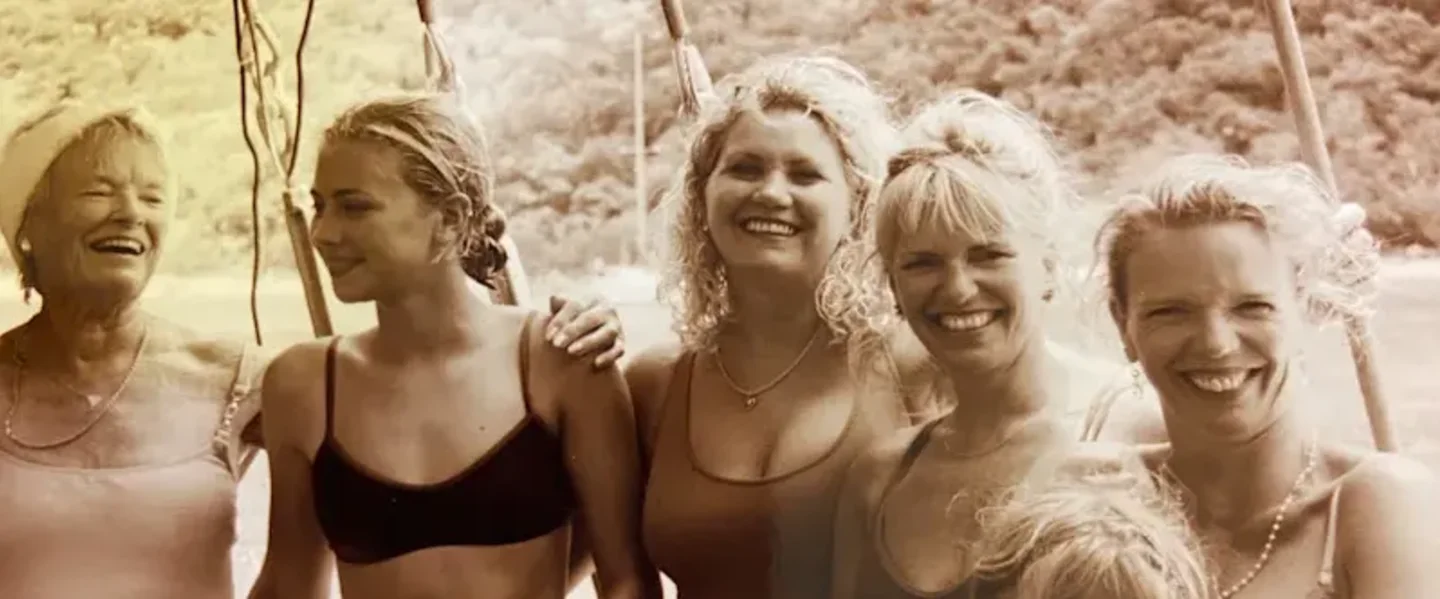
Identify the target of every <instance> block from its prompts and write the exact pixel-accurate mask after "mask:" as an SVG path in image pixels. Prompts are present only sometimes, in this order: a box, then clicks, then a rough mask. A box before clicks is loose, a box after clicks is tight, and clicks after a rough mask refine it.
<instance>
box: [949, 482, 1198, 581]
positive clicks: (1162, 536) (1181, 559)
mask: <svg viewBox="0 0 1440 599" xmlns="http://www.w3.org/2000/svg"><path fill="white" fill-rule="evenodd" d="M979 519H980V522H981V526H982V529H983V530H984V533H983V534H982V535H981V537H980V540H979V542H978V544H977V547H976V550H975V553H976V555H977V556H978V559H977V561H976V564H975V577H976V578H978V579H980V580H982V581H984V583H985V584H986V585H988V586H989V587H990V588H991V589H993V590H994V595H995V596H996V597H998V598H1000V599H1209V594H1208V593H1209V590H1208V584H1209V581H1208V578H1207V577H1206V574H1205V567H1204V563H1203V561H1202V557H1201V556H1202V553H1201V551H1200V546H1199V542H1198V541H1197V539H1196V538H1195V536H1194V535H1193V534H1191V532H1190V529H1189V528H1187V526H1186V523H1185V518H1184V514H1183V513H1182V512H1181V511H1180V509H1179V507H1178V506H1176V505H1175V504H1174V502H1173V501H1171V500H1170V498H1169V496H1168V495H1167V494H1165V493H1162V492H1160V490H1159V489H1158V488H1157V487H1156V486H1155V485H1153V484H1150V481H1149V480H1146V479H1137V478H1135V477H1133V476H1104V477H1085V478H1081V479H1067V480H1064V481H1059V482H1057V483H1055V484H1051V485H1045V486H1042V487H1040V488H1036V489H1031V490H1028V491H1026V492H1022V493H1018V494H1016V495H1015V496H1014V497H1012V498H1010V499H1009V500H1008V501H1006V502H1005V503H1002V504H999V505H997V506H995V507H992V508H987V509H985V510H982V512H981V513H980V518H979Z"/></svg>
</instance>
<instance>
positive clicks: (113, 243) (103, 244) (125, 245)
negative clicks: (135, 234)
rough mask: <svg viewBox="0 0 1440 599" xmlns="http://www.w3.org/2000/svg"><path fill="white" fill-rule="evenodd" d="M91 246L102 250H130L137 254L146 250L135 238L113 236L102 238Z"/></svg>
mask: <svg viewBox="0 0 1440 599" xmlns="http://www.w3.org/2000/svg"><path fill="white" fill-rule="evenodd" d="M90 247H92V248H94V249H97V250H100V251H120V252H129V253H132V254H136V255H138V254H140V253H142V252H144V251H145V248H144V247H143V246H141V245H140V242H138V241H135V240H134V239H127V238H123V237H111V238H108V239H101V240H100V241H97V242H95V243H93V244H91V246H90Z"/></svg>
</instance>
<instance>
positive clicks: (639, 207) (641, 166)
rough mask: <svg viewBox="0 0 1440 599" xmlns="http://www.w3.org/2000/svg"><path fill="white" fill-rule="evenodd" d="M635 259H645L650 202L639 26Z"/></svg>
mask: <svg viewBox="0 0 1440 599" xmlns="http://www.w3.org/2000/svg"><path fill="white" fill-rule="evenodd" d="M634 46H635V51H634V60H633V61H632V69H633V70H634V83H635V93H634V99H635V106H634V111H635V119H634V120H635V262H637V263H643V262H645V246H646V239H647V238H648V237H647V235H648V231H649V227H648V223H647V222H646V221H648V220H649V219H650V202H649V199H648V196H647V193H646V189H645V38H644V37H643V36H642V35H641V33H640V29H639V28H638V27H637V28H636V29H635V43H634Z"/></svg>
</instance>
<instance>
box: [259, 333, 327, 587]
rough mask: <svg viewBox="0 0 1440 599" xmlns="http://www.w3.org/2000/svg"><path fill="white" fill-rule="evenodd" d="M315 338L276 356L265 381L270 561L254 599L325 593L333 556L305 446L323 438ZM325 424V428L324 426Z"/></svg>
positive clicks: (318, 353)
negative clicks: (316, 406) (316, 385)
mask: <svg viewBox="0 0 1440 599" xmlns="http://www.w3.org/2000/svg"><path fill="white" fill-rule="evenodd" d="M321 351H323V350H320V349H319V348H317V347H316V346H314V345H313V344H307V345H303V346H297V347H295V348H291V349H290V350H288V351H286V352H285V353H284V354H282V355H281V356H280V357H278V358H276V359H275V362H274V363H272V364H271V366H270V368H269V369H268V371H267V372H266V373H265V377H264V383H263V384H262V391H261V393H262V397H263V401H264V405H263V408H262V409H263V410H264V412H265V414H266V415H267V417H266V418H265V419H264V420H263V426H264V430H265V439H266V440H267V441H268V443H269V444H268V446H267V448H266V454H267V455H268V456H269V459H270V527H269V535H270V536H269V541H268V543H267V546H266V548H265V562H264V565H263V566H262V567H261V569H260V577H259V579H258V580H257V581H256V582H255V587H254V588H253V589H252V590H251V591H250V599H282V598H283V599H307V598H308V599H325V598H326V597H329V596H330V573H331V570H332V569H333V567H334V558H333V556H332V555H331V553H330V551H329V549H328V548H327V547H326V545H325V535H324V533H323V532H322V531H321V530H320V523H319V522H318V521H317V519H316V516H315V508H314V503H313V498H312V495H311V493H312V489H311V486H310V457H309V451H308V450H307V449H306V448H307V447H308V446H310V445H312V444H313V443H314V442H315V440H317V439H318V437H319V433H318V432H317V431H316V430H315V427H316V426H317V425H319V424H320V423H318V422H316V421H315V415H314V409H313V408H314V407H313V405H312V406H307V405H306V404H307V403H310V404H313V403H315V402H314V401H313V399H312V398H311V397H308V395H310V394H311V391H312V385H313V381H314V380H316V378H317V377H318V372H319V371H318V369H317V368H314V367H313V366H318V364H319V363H320V360H321V359H323V355H322V354H321ZM321 430H323V429H321Z"/></svg>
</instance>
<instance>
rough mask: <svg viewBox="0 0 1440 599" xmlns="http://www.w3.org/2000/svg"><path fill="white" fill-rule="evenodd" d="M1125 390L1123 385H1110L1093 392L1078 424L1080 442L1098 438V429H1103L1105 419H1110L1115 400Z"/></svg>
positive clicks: (1117, 399)
mask: <svg viewBox="0 0 1440 599" xmlns="http://www.w3.org/2000/svg"><path fill="white" fill-rule="evenodd" d="M1126 390H1127V389H1126V388H1125V387H1124V386H1123V385H1121V386H1111V387H1108V388H1104V389H1101V390H1100V392H1099V393H1097V394H1095V397H1094V398H1093V399H1091V400H1090V406H1089V407H1087V408H1086V410H1085V419H1084V420H1083V421H1082V422H1081V425H1080V440H1081V441H1082V442H1093V441H1098V440H1100V431H1102V430H1104V428H1105V423H1106V421H1108V420H1109V419H1110V413H1111V411H1112V410H1113V409H1114V408H1115V402H1116V401H1119V399H1120V397H1121V395H1122V394H1123V393H1125V392H1126Z"/></svg>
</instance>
